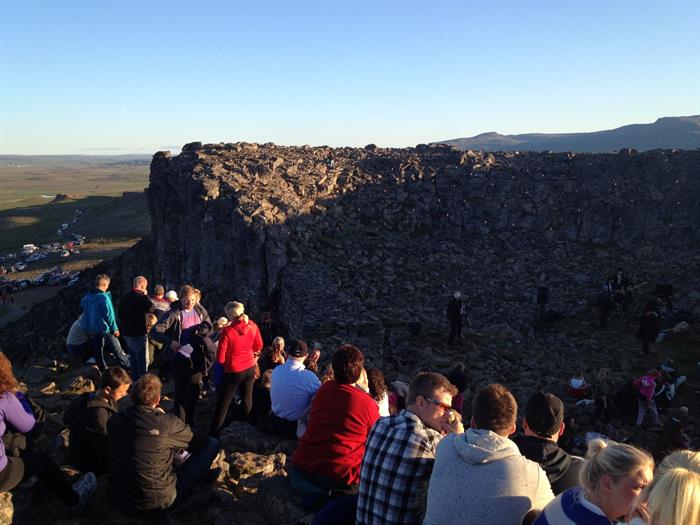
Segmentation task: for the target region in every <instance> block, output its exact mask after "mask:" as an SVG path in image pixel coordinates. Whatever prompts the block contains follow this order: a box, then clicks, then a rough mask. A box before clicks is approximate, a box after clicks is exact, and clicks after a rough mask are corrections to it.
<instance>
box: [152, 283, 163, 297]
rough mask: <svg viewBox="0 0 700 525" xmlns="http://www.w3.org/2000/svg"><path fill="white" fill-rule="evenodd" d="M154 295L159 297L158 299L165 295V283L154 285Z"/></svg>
mask: <svg viewBox="0 0 700 525" xmlns="http://www.w3.org/2000/svg"><path fill="white" fill-rule="evenodd" d="M153 295H154V296H155V297H157V298H158V299H162V298H163V296H164V295H165V288H163V285H161V284H156V285H155V286H154V287H153Z"/></svg>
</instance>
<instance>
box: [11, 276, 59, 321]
mask: <svg viewBox="0 0 700 525" xmlns="http://www.w3.org/2000/svg"><path fill="white" fill-rule="evenodd" d="M63 288H65V286H37V287H36V288H27V289H26V290H20V291H19V292H16V293H15V294H13V295H12V297H13V298H14V300H15V302H14V303H12V304H0V328H3V327H4V326H5V325H6V324H7V323H10V322H12V321H15V320H16V319H19V318H20V317H22V316H23V315H24V314H26V313H27V312H28V311H29V310H30V308H31V307H32V306H33V305H34V304H36V303H39V302H41V301H45V300H46V299H49V298H51V297H53V296H54V295H56V294H57V293H58V292H59V291H61V290H63Z"/></svg>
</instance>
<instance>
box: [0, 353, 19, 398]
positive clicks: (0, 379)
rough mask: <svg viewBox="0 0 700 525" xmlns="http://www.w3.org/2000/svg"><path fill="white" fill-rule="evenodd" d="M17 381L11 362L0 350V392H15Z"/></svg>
mask: <svg viewBox="0 0 700 525" xmlns="http://www.w3.org/2000/svg"><path fill="white" fill-rule="evenodd" d="M18 386H19V383H18V382H17V379H16V378H15V374H14V373H13V372H12V363H11V362H10V360H9V359H8V358H7V356H6V355H5V354H4V353H3V352H0V394H4V393H5V392H13V393H14V392H16V391H17V388H18Z"/></svg>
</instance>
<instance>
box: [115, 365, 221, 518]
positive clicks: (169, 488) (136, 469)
mask: <svg viewBox="0 0 700 525" xmlns="http://www.w3.org/2000/svg"><path fill="white" fill-rule="evenodd" d="M161 389H162V384H161V382H160V379H158V377H157V376H155V375H153V374H146V375H143V376H141V377H140V378H139V380H138V381H136V383H134V385H133V387H132V390H131V400H132V401H133V403H134V404H133V405H131V406H130V407H129V408H127V409H126V410H124V411H122V412H117V413H116V414H115V415H114V416H112V417H111V418H110V420H109V422H108V423H107V435H108V439H109V484H108V492H109V498H110V502H111V504H112V505H113V506H114V507H116V508H117V509H119V510H120V511H122V512H124V513H125V514H127V515H130V516H146V517H147V516H158V515H161V514H162V513H163V512H164V511H167V510H168V509H170V508H171V507H172V506H173V505H175V504H176V503H179V502H182V501H183V500H185V499H186V498H187V497H188V496H189V494H190V493H191V491H192V489H193V487H194V486H195V484H197V483H200V482H202V483H203V482H206V481H209V480H212V478H215V477H216V476H218V473H219V472H218V471H219V469H214V470H212V471H210V470H209V467H210V465H211V463H212V461H213V460H214V458H215V457H216V455H217V453H218V451H219V442H218V441H217V440H216V439H213V438H210V437H208V436H207V435H206V434H205V433H204V432H202V431H201V430H199V429H196V428H191V427H190V426H189V425H187V424H186V423H185V422H183V421H182V420H181V419H179V418H178V417H177V416H175V415H173V414H166V413H165V412H164V411H163V410H162V409H161V408H160V407H159V406H158V405H159V404H160V399H161V397H160V393H161ZM182 450H188V451H189V452H190V454H189V457H188V458H187V459H186V460H185V461H184V463H182V464H181V465H180V466H179V467H178V468H177V470H175V468H174V465H173V462H174V460H175V455H176V453H178V452H180V451H182Z"/></svg>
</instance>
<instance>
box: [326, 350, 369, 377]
mask: <svg viewBox="0 0 700 525" xmlns="http://www.w3.org/2000/svg"><path fill="white" fill-rule="evenodd" d="M332 363H333V375H334V377H335V381H336V382H337V383H339V384H341V385H352V384H355V383H356V382H357V380H358V379H359V378H360V374H361V373H362V368H363V367H364V364H365V356H363V355H362V352H361V351H360V349H359V348H357V347H356V346H355V345H351V344H348V343H345V344H342V345H340V346H339V347H338V349H337V350H336V351H335V352H334V353H333V360H332Z"/></svg>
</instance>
